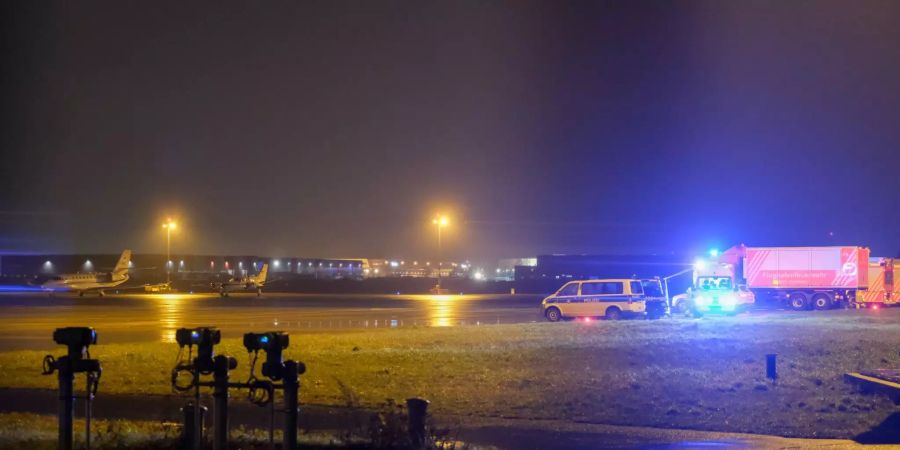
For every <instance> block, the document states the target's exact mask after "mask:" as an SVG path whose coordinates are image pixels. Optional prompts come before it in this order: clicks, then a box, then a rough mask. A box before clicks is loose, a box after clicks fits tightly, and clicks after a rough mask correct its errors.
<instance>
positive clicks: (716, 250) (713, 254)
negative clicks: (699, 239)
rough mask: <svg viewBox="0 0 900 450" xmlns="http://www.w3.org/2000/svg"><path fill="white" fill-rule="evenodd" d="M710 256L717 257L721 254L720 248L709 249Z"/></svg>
mask: <svg viewBox="0 0 900 450" xmlns="http://www.w3.org/2000/svg"><path fill="white" fill-rule="evenodd" d="M709 256H711V257H713V258H715V257H716V256H719V249H717V248H711V249H709Z"/></svg>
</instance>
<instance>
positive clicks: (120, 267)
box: [112, 250, 131, 281]
mask: <svg viewBox="0 0 900 450" xmlns="http://www.w3.org/2000/svg"><path fill="white" fill-rule="evenodd" d="M130 262H131V250H125V251H123V252H122V256H120V257H119V262H117V263H116V267H115V268H114V269H113V271H112V278H113V280H116V281H118V280H121V279H123V278H126V277H127V276H128V263H130Z"/></svg>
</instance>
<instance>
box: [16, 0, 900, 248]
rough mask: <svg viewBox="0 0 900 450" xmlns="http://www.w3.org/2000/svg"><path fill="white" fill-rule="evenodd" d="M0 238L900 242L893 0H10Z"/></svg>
mask: <svg viewBox="0 0 900 450" xmlns="http://www.w3.org/2000/svg"><path fill="white" fill-rule="evenodd" d="M0 8H3V11H2V12H0V20H2V33H3V44H2V45H3V46H2V58H3V61H2V63H3V69H2V74H0V76H2V86H0V90H2V91H0V94H2V95H0V102H2V125H0V127H2V130H0V131H2V132H0V148H2V155H0V157H2V159H0V190H2V193H0V250H2V251H29V252H118V251H119V250H121V249H122V248H124V247H130V248H133V249H135V250H136V251H162V249H163V248H164V245H165V235H164V233H163V232H162V230H161V228H160V223H161V222H162V220H163V219H165V217H166V216H167V215H171V216H172V217H174V218H176V219H177V220H179V223H181V224H182V225H183V226H182V227H181V229H180V230H179V234H178V235H177V236H173V248H174V249H176V251H184V252H204V253H216V254H235V253H244V254H259V255H273V256H280V255H298V256H321V257H409V258H413V257H415V258H425V257H433V256H434V253H435V243H434V241H435V235H434V229H433V228H432V226H431V224H430V220H431V216H432V214H433V213H434V212H435V211H438V210H443V211H449V212H451V213H452V216H453V221H454V223H453V224H452V226H451V227H450V228H448V229H447V231H446V233H445V253H446V255H447V256H452V257H458V258H462V257H467V258H471V259H473V260H484V261H489V260H490V259H493V258H500V257H518V256H530V255H534V254H539V253H617V254H641V253H670V252H676V253H685V254H690V253H692V252H702V251H705V250H706V249H707V248H709V247H713V246H715V247H720V248H725V247H728V246H730V245H732V244H735V243H739V242H744V243H746V244H748V245H828V244H835V245H838V244H841V245H843V244H850V245H865V246H869V247H871V248H872V253H873V255H879V256H881V255H885V256H893V255H900V27H898V26H897V23H898V17H900V2H896V1H883V2H873V1H854V2H849V1H808V2H807V1H790V2H786V1H781V0H779V1H771V2H764V1H754V2H737V1H733V2H724V1H708V2H695V1H673V2H664V1H653V2H644V1H616V2H563V1H546V2H529V1H520V0H516V1H509V2H500V1H427V2H421V1H409V2H393V1H360V2H347V1H323V2H265V3H258V2H243V1H241V2H209V3H206V4H204V5H201V4H200V2H168V3H166V2H149V1H147V2H138V1H110V2H92V1H87V2H65V3H64V2H33V1H22V2H4V4H3V6H2V7H0Z"/></svg>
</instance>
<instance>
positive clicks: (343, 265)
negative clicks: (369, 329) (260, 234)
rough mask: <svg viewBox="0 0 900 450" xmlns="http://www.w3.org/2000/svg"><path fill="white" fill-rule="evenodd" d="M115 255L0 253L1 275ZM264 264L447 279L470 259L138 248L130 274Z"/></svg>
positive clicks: (220, 270)
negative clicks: (143, 250) (197, 252)
mask: <svg viewBox="0 0 900 450" xmlns="http://www.w3.org/2000/svg"><path fill="white" fill-rule="evenodd" d="M118 258H119V254H80V255H61V254H50V255H37V254H22V255H0V276H4V277H19V278H21V277H36V276H37V277H40V276H52V275H56V274H60V273H76V272H105V271H109V270H112V267H113V266H115V264H116V261H117V260H118ZM263 264H268V265H269V273H270V274H284V275H290V274H293V275H294V276H296V277H299V278H313V279H363V278H392V277H397V278H407V277H410V278H425V277H437V276H438V272H440V276H442V277H446V278H453V277H465V276H466V275H467V273H468V269H469V267H470V266H469V264H468V263H466V262H463V263H458V262H452V261H444V262H432V261H421V262H420V261H406V260H386V259H369V258H303V257H283V258H273V257H264V256H256V255H224V256H221V255H179V254H173V255H171V257H170V259H169V260H168V261H167V260H166V255H162V254H152V253H136V254H134V255H132V258H131V264H130V265H131V270H130V272H131V276H132V278H136V279H148V278H154V277H159V276H160V275H164V274H165V273H166V272H167V271H168V272H170V273H171V274H172V276H173V278H176V279H205V278H210V277H214V276H224V275H228V276H235V277H240V276H246V275H251V274H255V273H258V272H259V271H260V270H261V269H262V266H263Z"/></svg>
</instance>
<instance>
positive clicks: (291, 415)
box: [283, 360, 302, 450]
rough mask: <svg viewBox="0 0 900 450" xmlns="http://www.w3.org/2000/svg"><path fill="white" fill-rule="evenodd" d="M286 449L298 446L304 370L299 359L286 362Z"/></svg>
mask: <svg viewBox="0 0 900 450" xmlns="http://www.w3.org/2000/svg"><path fill="white" fill-rule="evenodd" d="M284 371H285V374H284V445H283V449H284V450H295V449H296V448H297V416H298V413H299V405H298V396H299V391H300V377H299V376H298V375H299V374H300V373H301V372H302V371H301V370H300V364H299V363H297V361H293V360H288V361H285V362H284Z"/></svg>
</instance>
